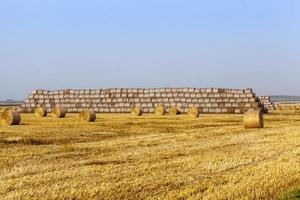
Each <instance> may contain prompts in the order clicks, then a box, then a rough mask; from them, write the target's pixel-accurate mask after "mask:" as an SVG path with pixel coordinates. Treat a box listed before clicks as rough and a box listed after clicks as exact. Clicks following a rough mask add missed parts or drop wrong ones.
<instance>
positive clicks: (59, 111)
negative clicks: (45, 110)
mask: <svg viewBox="0 0 300 200" xmlns="http://www.w3.org/2000/svg"><path fill="white" fill-rule="evenodd" d="M66 113H67V111H66V109H64V108H53V109H52V113H51V115H52V117H54V118H64V117H65V116H66Z"/></svg>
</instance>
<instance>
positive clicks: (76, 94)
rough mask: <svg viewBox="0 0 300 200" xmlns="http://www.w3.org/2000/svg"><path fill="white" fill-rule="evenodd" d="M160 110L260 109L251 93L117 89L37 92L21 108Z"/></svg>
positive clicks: (183, 111) (209, 89) (97, 110)
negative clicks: (193, 108)
mask: <svg viewBox="0 0 300 200" xmlns="http://www.w3.org/2000/svg"><path fill="white" fill-rule="evenodd" d="M158 106H163V107H167V108H169V107H177V108H179V109H180V111H181V112H182V113H186V112H188V109H189V108H190V107H198V108H200V109H201V112H203V113H236V114H242V113H244V112H245V111H248V110H259V109H261V107H260V105H259V102H258V99H257V98H256V95H255V93H253V91H252V90H251V89H244V90H238V89H219V88H207V89H199V88H156V89H155V88H154V89H146V88H138V89H129V88H115V89H96V90H71V89H67V90H55V91H49V90H35V91H33V92H32V94H30V95H29V96H28V99H27V100H26V101H25V103H24V104H23V105H22V109H23V111H24V112H33V111H34V109H35V108H37V107H44V108H46V109H47V110H48V111H49V112H50V110H51V109H52V108H55V107H63V108H66V109H67V111H68V112H74V113H77V112H81V111H83V110H85V109H92V110H94V111H95V112H97V113H98V112H100V113H127V112H130V111H131V108H132V107H140V108H142V109H143V111H144V112H145V113H153V112H154V109H155V108H156V107H158Z"/></svg>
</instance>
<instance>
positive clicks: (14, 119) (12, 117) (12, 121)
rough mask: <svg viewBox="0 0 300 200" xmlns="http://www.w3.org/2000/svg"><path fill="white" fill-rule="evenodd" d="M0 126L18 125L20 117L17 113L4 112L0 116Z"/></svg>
mask: <svg viewBox="0 0 300 200" xmlns="http://www.w3.org/2000/svg"><path fill="white" fill-rule="evenodd" d="M0 121H1V124H3V125H7V126H11V125H18V124H20V122H21V115H20V113H19V112H17V111H12V110H4V111H3V112H2V113H1V116H0Z"/></svg>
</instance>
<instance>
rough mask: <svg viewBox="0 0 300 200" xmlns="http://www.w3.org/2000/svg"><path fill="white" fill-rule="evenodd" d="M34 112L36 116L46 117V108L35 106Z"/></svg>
mask: <svg viewBox="0 0 300 200" xmlns="http://www.w3.org/2000/svg"><path fill="white" fill-rule="evenodd" d="M34 114H35V116H37V117H46V116H47V114H48V112H47V109H46V108H36V109H35V111H34Z"/></svg>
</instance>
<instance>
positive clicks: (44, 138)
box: [0, 113, 300, 200]
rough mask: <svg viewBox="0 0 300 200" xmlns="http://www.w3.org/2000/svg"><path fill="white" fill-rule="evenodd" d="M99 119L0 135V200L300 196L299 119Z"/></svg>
mask: <svg viewBox="0 0 300 200" xmlns="http://www.w3.org/2000/svg"><path fill="white" fill-rule="evenodd" d="M242 117H243V116H242V115H201V116H200V117H199V118H197V119H191V118H188V117H187V116H184V115H182V116H177V117H172V116H163V117H159V116H155V115H150V114H149V115H144V116H142V117H132V116H130V115H127V114H98V115H97V121H96V122H95V123H84V122H81V121H79V119H78V118H77V115H75V114H68V115H67V118H65V119H53V118H51V117H46V118H36V117H35V116H34V115H33V114H23V115H22V124H21V125H19V126H12V127H5V126H1V127H0V199H4V200H5V199H9V200H15V199H22V200H23V199H278V198H280V197H282V196H283V195H284V194H285V193H286V192H287V191H290V190H293V189H296V188H299V187H300V114H297V113H272V114H269V115H266V116H265V125H266V128H265V129H254V130H245V129H244V127H243V124H242Z"/></svg>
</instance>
